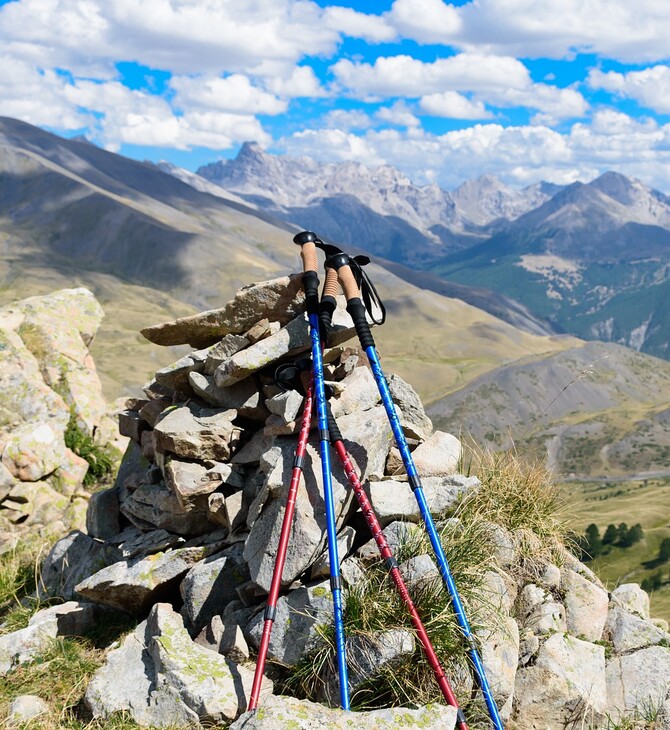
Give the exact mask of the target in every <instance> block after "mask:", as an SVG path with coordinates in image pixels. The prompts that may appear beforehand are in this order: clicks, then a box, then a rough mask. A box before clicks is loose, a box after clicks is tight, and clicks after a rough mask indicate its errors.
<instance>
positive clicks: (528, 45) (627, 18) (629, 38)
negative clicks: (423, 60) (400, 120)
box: [387, 0, 670, 62]
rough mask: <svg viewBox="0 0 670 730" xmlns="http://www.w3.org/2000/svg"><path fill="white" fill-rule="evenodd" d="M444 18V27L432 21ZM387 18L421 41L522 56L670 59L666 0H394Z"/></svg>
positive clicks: (669, 16)
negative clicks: (458, 0) (461, 0)
mask: <svg viewBox="0 0 670 730" xmlns="http://www.w3.org/2000/svg"><path fill="white" fill-rule="evenodd" d="M424 16H425V18H426V20H424ZM438 17H441V18H442V24H441V25H436V24H434V22H433V20H431V19H435V18H438ZM605 19H606V20H605ZM387 20H388V22H389V23H390V24H391V25H394V27H396V28H397V30H398V32H399V33H401V34H402V35H403V36H404V37H405V38H412V39H414V40H416V41H418V42H419V43H435V42H445V43H449V44H450V45H454V46H456V47H458V48H462V49H465V50H472V49H478V50H479V51H480V52H488V53H490V54H503V55H504V54H511V55H514V56H519V57H523V58H566V57H567V58H569V57H571V56H573V55H574V54H575V53H577V52H586V53H597V54H601V55H602V56H604V57H607V58H616V59H619V60H623V61H642V62H645V61H646V62H650V61H657V60H664V59H666V58H667V57H668V42H667V39H668V37H669V36H670V4H669V3H667V2H665V1H664V0H646V1H645V2H631V1H630V0H563V1H562V2H560V3H556V2H553V0H515V2H509V0H478V1H477V2H469V3H466V4H464V5H461V6H459V7H454V6H452V5H451V4H450V3H446V2H442V1H441V0H395V2H394V3H393V6H392V8H391V11H390V12H389V13H388V15H387Z"/></svg>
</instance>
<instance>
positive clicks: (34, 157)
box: [0, 119, 569, 397]
mask: <svg viewBox="0 0 670 730" xmlns="http://www.w3.org/2000/svg"><path fill="white" fill-rule="evenodd" d="M223 197H226V196H223ZM223 197H217V196H213V195H211V194H209V193H208V192H202V191H198V190H196V189H195V188H193V187H192V186H191V185H190V184H186V183H184V182H182V181H180V180H178V179H176V178H175V177H174V176H173V175H168V174H166V173H164V172H161V170H159V169H158V168H157V167H156V166H155V165H151V164H143V163H138V162H134V161H132V160H128V159H125V158H123V157H121V156H119V155H114V154H112V153H109V152H106V151H104V150H100V149H98V148H97V147H95V146H93V145H90V144H88V143H86V142H82V141H71V140H64V139H61V138H59V137H57V136H55V135H52V134H49V133H47V132H44V131H42V130H39V129H37V128H35V127H31V126H30V125H27V124H24V123H22V122H17V121H15V120H9V119H0V303H6V302H9V301H12V300H13V299H18V298H21V297H25V296H28V295H32V294H40V293H45V292H48V291H52V290H53V289H55V288H61V287H64V286H72V285H74V284H77V285H85V286H89V287H90V288H92V289H93V291H94V292H95V293H96V295H97V296H98V298H99V300H100V301H101V303H102V304H103V307H104V308H105V311H106V312H107V318H106V320H105V322H103V325H102V327H101V330H100V331H99V334H98V338H97V340H96V343H95V345H94V348H95V356H96V359H97V362H98V363H99V367H100V368H101V370H102V372H103V375H104V378H105V386H106V390H107V394H108V395H112V394H114V393H119V392H122V391H123V389H124V387H125V385H126V384H128V383H132V384H134V385H135V386H136V384H137V383H138V382H141V380H142V376H141V374H140V373H142V372H144V373H147V374H148V373H149V372H150V371H151V370H156V368H157V366H160V365H161V364H166V363H167V362H169V361H170V360H174V359H176V356H177V354H178V353H177V352H169V351H168V352H165V351H163V350H160V351H158V350H157V349H156V348H154V347H152V346H150V345H149V344H148V343H145V342H142V340H141V338H140V337H139V335H138V334H137V330H138V329H139V328H140V327H142V326H146V325H149V324H154V323H156V322H158V321H162V320H167V319H172V318H174V317H175V316H179V315H182V314H186V313H189V312H192V311H194V310H195V309H196V308H212V307H216V306H219V305H221V304H223V303H224V302H226V301H227V300H228V299H230V298H231V296H232V295H233V293H234V292H235V291H236V290H237V289H238V288H239V287H240V286H243V285H247V284H249V283H252V282H253V281H258V280H263V279H268V278H272V277H274V276H278V275H282V274H285V273H288V272H290V271H295V270H296V269H297V268H298V267H299V266H300V258H299V255H298V253H299V252H298V249H297V247H296V246H295V245H294V244H293V243H292V237H293V231H294V230H295V227H292V226H290V225H289V224H287V223H285V222H284V221H281V220H279V219H274V218H272V217H271V216H270V215H268V214H267V213H266V212H263V211H259V210H256V209H254V208H252V207H250V206H248V205H246V204H242V203H240V202H238V201H237V200H235V199H233V198H232V196H228V197H227V199H223ZM370 273H371V276H372V278H373V280H376V281H378V283H379V287H380V290H381V292H382V295H383V296H384V298H385V300H386V304H387V306H388V308H389V311H390V312H391V313H392V316H390V317H389V320H388V322H387V324H385V325H384V327H382V328H379V329H378V330H377V334H376V339H377V341H378V343H379V345H380V351H381V353H382V354H383V356H384V359H385V363H386V366H387V367H389V368H391V369H392V370H395V371H396V372H398V373H399V374H400V375H402V376H403V377H405V378H407V379H408V380H409V381H410V382H412V383H413V384H414V385H415V387H417V389H419V390H420V391H422V394H423V393H426V392H430V394H431V395H432V397H436V396H437V395H441V394H443V393H444V392H445V391H447V390H449V389H451V388H453V387H456V386H457V385H458V384H460V383H461V382H465V380H467V379H468V378H469V377H473V376H475V375H478V374H480V373H482V372H485V371H486V370H488V369H490V368H493V367H497V366H498V365H499V364H501V363H502V362H507V361H509V360H510V359H513V358H514V357H517V356H518V355H519V354H525V353H540V352H547V351H556V350H557V349H562V348H564V347H567V346H569V340H565V339H561V338H548V337H537V336H534V335H531V334H525V333H523V332H520V331H519V330H517V329H516V328H514V327H512V326H510V325H508V324H506V323H505V322H502V321H500V320H499V319H496V318H494V317H492V316H490V315H488V314H487V313H485V312H483V311H481V310H477V309H474V308H473V307H470V306H468V305H467V304H464V303H463V302H460V301H458V300H455V299H447V298H445V297H443V296H441V295H439V294H437V293H434V292H431V291H425V292H423V291H421V290H419V289H417V288H416V287H414V286H412V285H411V284H408V283H405V282H402V281H401V280H400V279H398V278H397V277H396V276H393V275H392V274H390V273H389V272H386V271H384V270H383V269H381V268H378V267H372V270H371V272H370ZM408 332H411V333H412V334H411V337H408V336H407V333H408ZM438 364H444V367H440V368H437V365H438Z"/></svg>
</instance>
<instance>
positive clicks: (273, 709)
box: [229, 696, 456, 730]
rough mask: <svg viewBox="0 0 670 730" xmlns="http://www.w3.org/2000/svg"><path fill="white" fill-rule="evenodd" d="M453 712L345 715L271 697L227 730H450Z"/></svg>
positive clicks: (436, 709)
mask: <svg viewBox="0 0 670 730" xmlns="http://www.w3.org/2000/svg"><path fill="white" fill-rule="evenodd" d="M455 726H456V710H455V708H453V707H449V706H446V707H445V706H444V705H429V706H427V707H420V708H419V709H416V710H410V709H408V708H406V707H395V708H393V709H388V710H372V711H368V712H345V711H343V710H337V709H332V708H329V707H324V705H320V704H316V703H314V702H308V701H307V700H297V699H294V698H293V697H281V696H279V697H277V696H271V697H267V698H265V700H264V701H263V703H262V705H261V707H260V708H259V709H258V710H254V711H253V712H247V713H246V714H244V715H242V717H240V718H239V719H238V720H236V721H235V722H234V723H233V724H232V725H231V726H230V729H229V730H323V729H324V728H328V730H396V728H400V727H402V728H404V730H453V729H454V727H455Z"/></svg>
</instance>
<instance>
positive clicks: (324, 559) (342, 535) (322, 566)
mask: <svg viewBox="0 0 670 730" xmlns="http://www.w3.org/2000/svg"><path fill="white" fill-rule="evenodd" d="M355 539H356V530H354V528H353V527H351V526H350V525H345V526H344V527H343V528H342V530H341V531H340V532H339V533H338V535H337V556H338V565H341V564H342V561H343V560H344V559H345V558H346V556H347V555H348V554H349V551H350V550H351V548H352V547H353V545H354V540H355ZM329 575H330V558H329V556H328V551H327V550H325V551H324V552H323V553H322V554H321V555H320V556H318V557H317V558H316V560H315V561H314V562H313V563H312V568H311V570H310V574H309V577H310V579H311V580H318V579H320V578H326V577H328V576H329Z"/></svg>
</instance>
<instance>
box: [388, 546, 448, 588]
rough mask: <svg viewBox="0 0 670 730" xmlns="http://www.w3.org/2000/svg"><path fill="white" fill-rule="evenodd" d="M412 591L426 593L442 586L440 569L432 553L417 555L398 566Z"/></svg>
mask: <svg viewBox="0 0 670 730" xmlns="http://www.w3.org/2000/svg"><path fill="white" fill-rule="evenodd" d="M398 568H399V569H400V574H401V575H402V577H403V580H404V581H405V583H406V584H407V587H408V588H409V589H410V591H418V592H419V593H425V592H427V591H431V590H433V591H434V590H435V589H438V587H441V586H442V578H441V576H440V571H439V570H438V568H437V565H435V561H434V560H433V559H432V558H431V557H430V555H416V556H415V557H413V558H410V559H409V560H405V561H404V562H402V563H400V565H399V566H398Z"/></svg>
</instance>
